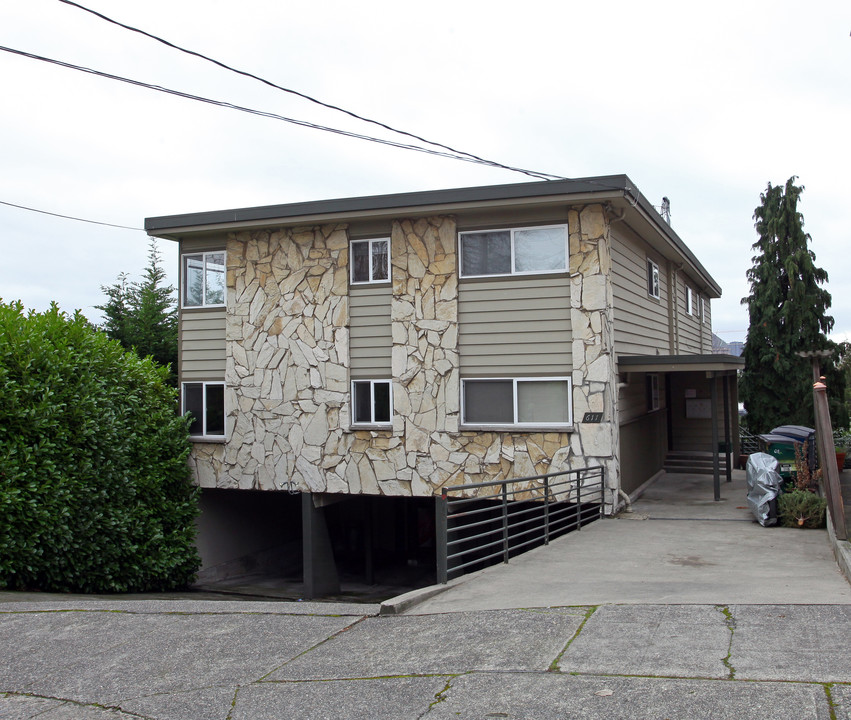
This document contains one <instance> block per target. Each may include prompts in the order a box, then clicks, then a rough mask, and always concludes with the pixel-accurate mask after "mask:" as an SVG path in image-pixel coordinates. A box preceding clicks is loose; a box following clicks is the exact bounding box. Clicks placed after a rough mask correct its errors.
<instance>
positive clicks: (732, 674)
mask: <svg viewBox="0 0 851 720" xmlns="http://www.w3.org/2000/svg"><path fill="white" fill-rule="evenodd" d="M715 609H716V610H717V611H718V612H720V613H721V614H722V615H723V616H724V624H725V625H726V626H727V629H728V630H729V631H730V641H729V643H728V644H727V655H726V656H725V657H723V658H721V662H722V663H724V667H726V668H727V671H728V673H729V675H728V676H727V679H728V680H735V679H736V668H735V667H733V636H734V635H735V632H736V618H735V617H733V613H732V612H731V611H730V608H729V607H728V606H727V605H716V606H715Z"/></svg>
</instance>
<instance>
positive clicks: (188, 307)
mask: <svg viewBox="0 0 851 720" xmlns="http://www.w3.org/2000/svg"><path fill="white" fill-rule="evenodd" d="M226 307H227V305H226V304H225V303H222V304H221V305H181V306H180V309H181V310H191V311H195V310H224V309H225V308H226Z"/></svg>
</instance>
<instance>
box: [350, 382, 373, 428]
mask: <svg viewBox="0 0 851 720" xmlns="http://www.w3.org/2000/svg"><path fill="white" fill-rule="evenodd" d="M352 386H353V387H354V392H353V394H352V402H353V404H354V406H355V407H354V412H353V413H352V415H353V417H354V422H356V423H370V422H372V413H371V408H372V398H371V395H372V392H371V389H370V382H369V380H366V381H361V382H353V383H352Z"/></svg>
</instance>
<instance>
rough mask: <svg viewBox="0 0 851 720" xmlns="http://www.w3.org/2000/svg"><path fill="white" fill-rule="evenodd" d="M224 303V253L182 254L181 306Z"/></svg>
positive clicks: (205, 305)
mask: <svg viewBox="0 0 851 720" xmlns="http://www.w3.org/2000/svg"><path fill="white" fill-rule="evenodd" d="M224 304H225V253H224V252H221V251H220V252H205V253H194V254H192V255H184V256H183V307H210V306H217V305H224Z"/></svg>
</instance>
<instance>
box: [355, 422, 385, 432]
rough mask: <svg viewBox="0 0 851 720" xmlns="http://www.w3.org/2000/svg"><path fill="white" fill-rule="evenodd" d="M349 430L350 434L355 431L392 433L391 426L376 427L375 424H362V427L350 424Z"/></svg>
mask: <svg viewBox="0 0 851 720" xmlns="http://www.w3.org/2000/svg"><path fill="white" fill-rule="evenodd" d="M349 430H351V431H352V432H354V431H355V430H372V431H376V430H381V431H384V432H392V431H393V425H392V424H387V425H376V424H370V423H364V424H363V425H355V424H354V423H352V424H351V425H349Z"/></svg>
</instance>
